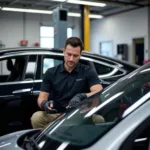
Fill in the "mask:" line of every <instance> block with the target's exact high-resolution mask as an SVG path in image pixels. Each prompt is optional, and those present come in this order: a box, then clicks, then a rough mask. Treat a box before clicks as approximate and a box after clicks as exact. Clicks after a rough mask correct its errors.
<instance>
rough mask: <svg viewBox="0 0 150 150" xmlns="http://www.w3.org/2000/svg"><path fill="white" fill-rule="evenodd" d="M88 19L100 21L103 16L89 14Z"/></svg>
mask: <svg viewBox="0 0 150 150" xmlns="http://www.w3.org/2000/svg"><path fill="white" fill-rule="evenodd" d="M89 18H95V19H101V18H103V16H102V15H94V14H90V15H89Z"/></svg>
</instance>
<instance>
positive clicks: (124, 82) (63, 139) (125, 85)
mask: <svg viewBox="0 0 150 150" xmlns="http://www.w3.org/2000/svg"><path fill="white" fill-rule="evenodd" d="M149 148H150V63H148V64H146V65H144V66H142V67H141V68H139V69H137V70H135V71H134V72H132V73H130V74H129V75H127V76H125V77H123V78H121V79H119V80H118V81H116V82H115V83H113V84H112V85H110V86H108V87H107V88H105V89H103V90H102V91H100V92H99V93H97V94H94V95H93V96H91V97H89V98H87V99H86V100H84V101H83V102H81V103H80V104H79V106H78V107H76V108H74V109H72V110H70V109H69V110H67V112H65V113H63V114H62V116H60V117H59V118H58V119H57V120H55V121H54V122H52V123H51V124H50V125H49V126H48V127H47V128H46V129H44V130H43V131H42V130H40V129H37V130H35V129H30V130H24V131H19V132H14V133H12V134H8V135H5V136H2V137H0V149H3V150H16V149H18V150H22V149H26V150H49V149H50V150H81V149H82V150H149Z"/></svg>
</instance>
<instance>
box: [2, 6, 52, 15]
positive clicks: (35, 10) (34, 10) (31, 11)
mask: <svg viewBox="0 0 150 150" xmlns="http://www.w3.org/2000/svg"><path fill="white" fill-rule="evenodd" d="M2 10H3V11H15V12H27V13H39V14H52V13H53V12H52V11H46V10H38V9H22V8H9V7H2Z"/></svg>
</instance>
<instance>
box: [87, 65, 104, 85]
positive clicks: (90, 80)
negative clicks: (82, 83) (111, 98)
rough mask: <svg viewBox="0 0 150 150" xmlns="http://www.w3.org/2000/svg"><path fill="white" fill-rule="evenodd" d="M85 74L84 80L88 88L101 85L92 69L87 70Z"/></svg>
mask: <svg viewBox="0 0 150 150" xmlns="http://www.w3.org/2000/svg"><path fill="white" fill-rule="evenodd" d="M86 72H87V73H86V79H87V81H88V85H89V87H91V86H93V85H96V84H100V83H101V80H100V79H99V78H98V75H97V73H96V72H95V71H94V70H93V69H92V68H88V70H87V71H86Z"/></svg>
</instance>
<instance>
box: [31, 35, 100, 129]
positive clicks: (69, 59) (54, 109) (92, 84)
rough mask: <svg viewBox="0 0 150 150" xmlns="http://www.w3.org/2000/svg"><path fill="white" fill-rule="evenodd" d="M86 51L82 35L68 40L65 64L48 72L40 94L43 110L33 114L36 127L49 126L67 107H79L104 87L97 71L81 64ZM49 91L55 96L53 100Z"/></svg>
mask: <svg viewBox="0 0 150 150" xmlns="http://www.w3.org/2000/svg"><path fill="white" fill-rule="evenodd" d="M82 50H83V43H82V41H81V40H80V39H79V38H77V37H71V38H69V39H67V41H66V43H65V48H64V63H63V64H60V65H58V66H56V67H53V68H49V69H48V70H47V71H46V73H45V76H44V78H43V82H42V86H41V92H40V95H39V97H38V105H39V107H40V108H41V109H42V110H43V111H38V112H35V113H34V114H33V115H32V118H31V124H32V126H33V128H44V127H46V126H47V125H48V124H49V123H50V122H52V121H54V120H55V119H56V118H57V117H58V116H60V114H61V113H63V112H64V111H65V110H66V109H69V108H72V107H76V105H77V104H78V103H80V102H81V101H82V100H84V99H86V98H87V97H89V96H91V95H93V94H95V93H97V92H99V91H100V90H102V86H101V84H100V80H99V78H98V76H97V74H96V73H95V71H94V70H93V69H91V68H90V67H89V66H85V65H82V64H80V63H78V62H79V59H80V57H81V54H82ZM49 93H50V94H51V95H52V100H50V101H48V99H49Z"/></svg>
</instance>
